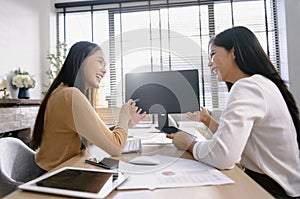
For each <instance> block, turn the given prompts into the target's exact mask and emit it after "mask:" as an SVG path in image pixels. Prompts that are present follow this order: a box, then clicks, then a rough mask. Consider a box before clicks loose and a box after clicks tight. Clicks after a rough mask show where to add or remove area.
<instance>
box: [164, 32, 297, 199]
mask: <svg viewBox="0 0 300 199" xmlns="http://www.w3.org/2000/svg"><path fill="white" fill-rule="evenodd" d="M209 51H210V57H211V61H212V63H213V64H211V65H210V67H211V70H212V71H213V72H214V73H216V74H217V75H218V78H219V80H221V81H225V82H231V83H233V86H232V87H231V90H230V93H229V95H228V99H227V103H226V107H225V109H224V111H223V113H222V115H221V118H220V122H217V121H215V120H214V119H213V118H212V117H211V116H210V115H209V114H208V112H207V110H206V109H205V108H204V107H202V108H201V110H200V111H197V112H194V113H187V117H188V118H190V119H192V120H198V121H200V122H203V123H204V124H205V125H206V126H208V127H209V129H210V130H211V132H212V133H213V135H212V136H211V138H210V139H207V140H206V141H201V142H196V141H195V140H193V138H191V137H190V136H189V135H187V134H185V133H182V132H179V133H177V134H173V135H167V137H168V138H171V139H173V144H174V145H175V146H176V147H177V148H179V149H184V150H188V151H190V152H191V153H192V154H193V156H194V158H195V159H196V160H199V161H201V162H204V163H206V164H209V165H211V166H213V167H216V168H218V169H230V168H232V167H234V165H235V163H238V162H240V163H241V165H242V166H243V167H245V172H246V173H247V174H248V175H249V176H250V177H251V178H253V179H254V180H255V181H256V182H257V183H259V184H260V185H261V186H262V187H264V188H265V189H266V190H267V191H269V192H270V193H271V194H272V195H273V196H275V197H276V198H300V159H299V143H300V121H299V112H298V108H297V105H296V102H295V100H294V98H293V96H292V94H291V93H290V92H289V90H288V88H287V86H286V84H285V82H284V81H283V80H282V79H281V77H280V76H279V74H278V72H277V71H276V69H275V67H274V66H273V64H272V63H271V61H270V59H269V58H268V56H267V55H266V54H265V52H264V50H263V48H262V47H261V45H260V43H259V41H258V39H257V38H256V36H255V35H254V34H253V33H252V32H251V31H250V30H249V29H247V28H245V27H241V26H239V27H233V28H230V29H227V30H225V31H223V32H221V33H219V34H218V35H216V36H215V37H214V38H213V39H212V40H211V43H210V45H209Z"/></svg>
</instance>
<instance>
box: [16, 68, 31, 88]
mask: <svg viewBox="0 0 300 199" xmlns="http://www.w3.org/2000/svg"><path fill="white" fill-rule="evenodd" d="M11 81H12V82H11V83H12V85H13V86H14V87H16V88H24V89H28V88H34V87H35V80H34V79H33V76H32V75H30V74H29V72H27V71H23V70H22V69H21V68H18V69H17V70H15V71H13V75H12V79H11Z"/></svg>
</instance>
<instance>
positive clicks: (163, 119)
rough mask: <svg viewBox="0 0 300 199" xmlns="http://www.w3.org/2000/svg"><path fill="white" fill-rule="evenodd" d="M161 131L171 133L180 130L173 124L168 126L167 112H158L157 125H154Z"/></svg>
mask: <svg viewBox="0 0 300 199" xmlns="http://www.w3.org/2000/svg"><path fill="white" fill-rule="evenodd" d="M156 128H157V129H159V130H160V131H161V132H163V133H167V134H171V133H176V132H178V131H180V130H179V129H178V128H176V127H174V126H169V117H168V114H167V113H162V114H158V127H156Z"/></svg>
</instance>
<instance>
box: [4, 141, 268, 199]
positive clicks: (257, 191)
mask: <svg viewBox="0 0 300 199" xmlns="http://www.w3.org/2000/svg"><path fill="white" fill-rule="evenodd" d="M143 153H145V154H146V155H151V154H154V153H155V154H157V153H158V154H162V155H169V156H174V157H178V156H180V155H181V157H183V158H189V159H192V158H193V157H192V155H191V154H190V153H187V152H184V153H183V152H182V151H180V150H177V149H176V148H175V147H174V146H173V145H164V146H162V145H161V146H158V145H148V146H143ZM136 155H137V154H124V155H122V156H121V157H120V159H121V160H124V161H126V160H128V159H129V158H132V157H133V156H136ZM87 157H89V154H88V153H87V152H84V153H81V154H79V155H77V156H75V157H73V158H72V159H70V160H68V161H66V162H65V163H63V164H61V165H60V166H59V167H57V168H60V167H63V166H74V167H84V168H99V167H95V166H93V165H89V164H86V163H84V160H85V159H86V158H87ZM57 168H56V169H57ZM222 172H223V173H224V174H225V175H227V176H228V177H230V178H231V179H232V180H234V181H235V183H234V184H228V185H218V186H200V187H188V188H172V189H156V190H154V191H150V190H122V191H117V190H115V191H113V192H112V193H111V194H110V195H109V196H108V198H113V199H116V198H122V199H124V198H130V199H132V198H143V199H148V198H149V199H150V198H151V199H153V198H155V199H160V198H164V199H165V198H172V199H177V198H178V199H179V198H180V199H181V198H189V199H193V198H204V199H205V198H208V199H235V198H236V199H240V198H243V199H253V198H262V199H268V198H273V197H272V196H271V195H270V194H269V193H267V192H266V191H265V190H264V189H263V188H261V187H260V186H259V185H257V184H256V183H255V182H254V181H253V180H252V179H251V178H249V177H248V176H247V175H246V174H245V173H244V172H243V171H242V170H240V169H239V168H238V167H235V168H233V169H231V170H227V171H222ZM35 198H39V199H48V198H50V199H51V198H53V199H54V198H56V199H58V198H67V197H62V196H56V195H47V194H41V193H34V192H27V191H22V190H16V191H15V192H13V193H11V194H10V195H8V196H6V197H5V199H35Z"/></svg>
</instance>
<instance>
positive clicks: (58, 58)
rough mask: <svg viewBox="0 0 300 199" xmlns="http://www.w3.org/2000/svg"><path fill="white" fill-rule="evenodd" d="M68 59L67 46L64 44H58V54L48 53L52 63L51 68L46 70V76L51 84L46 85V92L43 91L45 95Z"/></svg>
mask: <svg viewBox="0 0 300 199" xmlns="http://www.w3.org/2000/svg"><path fill="white" fill-rule="evenodd" d="M66 57H67V44H66V43H64V42H62V43H58V44H57V48H56V53H50V52H48V53H47V59H48V60H49V61H50V67H49V68H48V70H46V75H47V77H48V79H49V82H47V83H45V84H44V87H45V88H46V91H43V93H44V94H45V93H46V92H47V89H48V88H49V86H50V84H51V83H52V81H53V80H54V78H55V77H56V76H57V74H58V73H59V71H60V69H61V67H62V65H63V63H64V61H65V59H66Z"/></svg>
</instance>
